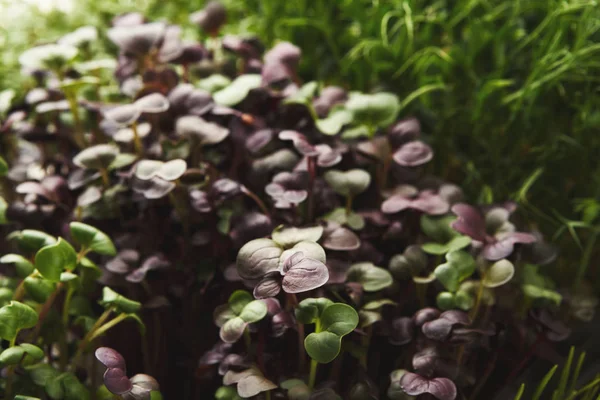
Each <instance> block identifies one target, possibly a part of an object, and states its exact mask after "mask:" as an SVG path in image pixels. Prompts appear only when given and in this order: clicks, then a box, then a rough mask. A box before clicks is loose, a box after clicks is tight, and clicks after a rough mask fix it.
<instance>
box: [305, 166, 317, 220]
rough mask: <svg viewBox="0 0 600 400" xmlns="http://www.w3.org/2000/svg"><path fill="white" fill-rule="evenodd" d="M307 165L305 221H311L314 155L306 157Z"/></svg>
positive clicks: (313, 203)
mask: <svg viewBox="0 0 600 400" xmlns="http://www.w3.org/2000/svg"><path fill="white" fill-rule="evenodd" d="M307 164H308V165H307V166H308V174H309V182H308V203H307V207H308V210H307V220H308V221H307V222H309V223H310V222H312V220H313V218H314V214H315V196H314V186H315V175H316V174H315V173H316V171H315V169H316V157H308V160H307Z"/></svg>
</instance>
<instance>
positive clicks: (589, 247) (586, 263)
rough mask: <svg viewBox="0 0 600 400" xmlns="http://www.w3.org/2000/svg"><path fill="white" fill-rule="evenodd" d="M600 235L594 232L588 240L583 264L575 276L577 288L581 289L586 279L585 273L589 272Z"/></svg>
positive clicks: (582, 260)
mask: <svg viewBox="0 0 600 400" xmlns="http://www.w3.org/2000/svg"><path fill="white" fill-rule="evenodd" d="M599 233H600V231H597V230H594V233H592V236H591V237H590V238H589V239H588V241H587V243H586V244H585V249H584V251H583V256H582V257H581V263H580V264H579V268H577V274H576V275H575V288H579V287H580V285H581V281H582V280H583V278H584V277H585V273H586V272H587V269H588V266H589V265H590V259H591V258H592V254H593V252H594V246H595V245H596V240H597V239H598V234H599Z"/></svg>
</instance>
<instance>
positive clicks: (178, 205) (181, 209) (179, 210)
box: [169, 190, 190, 241]
mask: <svg viewBox="0 0 600 400" xmlns="http://www.w3.org/2000/svg"><path fill="white" fill-rule="evenodd" d="M169 200H171V203H172V204H173V208H175V213H176V214H177V217H179V220H180V221H181V224H182V226H183V235H184V236H185V239H186V241H187V240H189V238H190V222H189V218H188V211H187V203H184V202H182V201H181V200H180V199H179V198H178V197H177V196H176V195H175V190H173V191H171V192H169Z"/></svg>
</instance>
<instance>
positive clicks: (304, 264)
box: [281, 252, 329, 293]
mask: <svg viewBox="0 0 600 400" xmlns="http://www.w3.org/2000/svg"><path fill="white" fill-rule="evenodd" d="M283 274H284V276H283V280H282V284H281V285H282V287H283V290H284V291H285V292H287V293H301V292H307V291H309V290H313V289H316V288H318V287H321V286H323V285H324V284H325V283H327V281H328V280H329V270H328V269H327V266H326V265H325V264H324V263H323V262H322V261H320V260H316V259H314V258H309V257H304V253H302V252H296V253H294V254H293V255H292V256H290V257H288V259H287V260H286V261H285V262H284V266H283Z"/></svg>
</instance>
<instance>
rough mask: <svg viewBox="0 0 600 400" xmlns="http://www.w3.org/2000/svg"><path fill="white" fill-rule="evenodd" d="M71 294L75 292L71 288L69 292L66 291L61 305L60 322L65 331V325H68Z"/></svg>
mask: <svg viewBox="0 0 600 400" xmlns="http://www.w3.org/2000/svg"><path fill="white" fill-rule="evenodd" d="M73 293H75V290H73V288H69V290H67V295H66V296H65V301H64V303H63V309H62V322H63V326H64V327H65V329H66V328H67V324H68V323H69V308H70V306H71V299H72V298H73Z"/></svg>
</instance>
